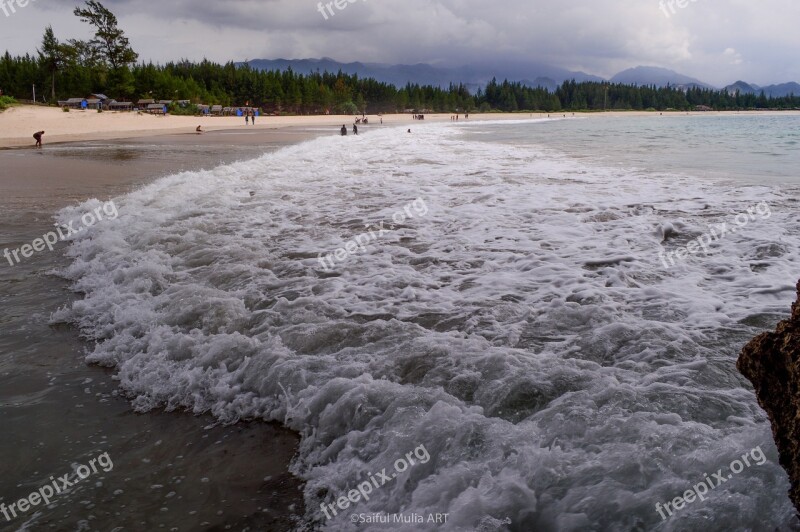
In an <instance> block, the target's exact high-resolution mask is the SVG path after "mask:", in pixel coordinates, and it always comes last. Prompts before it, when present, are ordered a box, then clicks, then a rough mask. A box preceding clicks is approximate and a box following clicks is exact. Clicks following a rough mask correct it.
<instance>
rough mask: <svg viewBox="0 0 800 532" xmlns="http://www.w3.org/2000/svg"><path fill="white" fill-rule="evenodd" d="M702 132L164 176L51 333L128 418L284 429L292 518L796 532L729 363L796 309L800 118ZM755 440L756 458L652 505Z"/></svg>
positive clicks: (522, 125) (501, 134)
mask: <svg viewBox="0 0 800 532" xmlns="http://www.w3.org/2000/svg"><path fill="white" fill-rule="evenodd" d="M659 120H661V121H659ZM704 120H707V119H705V118H695V117H686V118H681V117H668V118H663V117H649V118H625V119H616V121H607V120H605V119H598V120H595V119H586V120H582V119H567V120H560V121H556V120H552V121H547V120H520V121H515V122H496V123H495V122H487V123H481V124H475V123H473V124H459V125H452V124H424V125H416V124H415V125H414V126H412V131H413V132H412V133H411V134H408V133H406V132H405V128H403V129H392V128H387V129H381V130H375V131H370V132H369V133H368V134H366V135H361V136H357V137H355V136H348V137H344V138H343V137H338V136H330V137H325V138H319V139H316V140H312V141H309V142H306V143H303V144H300V145H297V146H292V147H288V148H284V149H281V150H279V151H277V152H274V153H269V154H266V155H264V156H263V157H261V158H259V159H255V160H250V161H247V162H239V163H235V164H231V165H226V166H221V167H218V168H216V169H213V170H209V171H200V172H186V173H182V174H178V175H173V176H169V177H165V178H163V179H160V180H159V181H157V182H155V183H153V184H151V185H149V186H146V187H144V188H142V189H140V190H137V191H134V192H132V193H130V194H127V195H125V196H122V197H119V198H117V199H116V200H115V203H116V205H117V207H118V209H119V217H118V218H117V219H116V220H105V221H103V223H99V224H97V225H95V226H92V227H91V228H89V229H88V230H86V231H85V232H83V233H80V234H79V235H76V236H75V237H73V241H72V245H71V247H70V249H69V251H68V255H69V257H70V260H71V263H70V264H69V265H67V266H65V267H64V268H62V269H60V272H59V273H60V274H61V275H62V276H64V277H65V278H67V279H68V280H70V282H71V284H72V289H73V290H74V291H76V292H79V293H81V294H83V295H84V297H83V299H81V300H78V301H75V302H74V303H71V304H70V305H69V306H67V307H64V308H62V309H61V310H60V311H59V312H57V313H56V314H55V315H54V316H53V317H52V321H53V323H62V322H63V323H71V324H74V325H76V326H77V327H78V328H79V329H80V331H81V332H82V334H83V335H84V336H85V337H86V338H87V339H89V340H90V344H91V347H90V348H89V352H88V354H87V357H86V360H87V362H89V363H92V364H99V365H101V366H107V367H109V368H113V370H114V372H115V374H116V376H117V378H118V380H119V386H120V387H121V389H122V391H123V392H124V393H125V394H126V395H127V396H128V397H129V398H130V400H131V401H132V404H133V406H134V407H135V408H136V409H137V410H138V411H149V410H153V409H166V410H174V409H182V408H186V409H189V410H191V411H194V412H197V413H201V412H203V413H211V414H213V415H214V416H216V417H217V418H218V419H220V420H222V421H224V422H229V423H235V422H237V421H240V420H249V419H261V420H270V421H279V422H281V423H283V424H285V425H286V426H287V427H290V428H292V429H294V430H296V431H298V432H299V433H300V434H301V435H302V443H301V447H300V450H299V453H298V455H297V457H296V459H295V461H294V463H293V466H292V469H293V471H294V473H295V474H296V475H298V476H299V477H300V478H302V479H303V480H304V481H305V483H306V484H305V501H306V508H307V513H306V516H305V523H304V524H302V525H301V526H300V528H307V529H311V528H321V529H324V530H386V529H387V525H386V524H383V523H369V522H366V523H364V522H362V523H358V524H353V522H352V520H353V517H352V516H353V514H364V515H372V514H374V513H382V514H404V515H406V516H408V515H419V516H424V517H425V519H426V520H427V518H428V515H429V514H436V513H439V514H445V513H446V514H448V516H447V523H446V524H442V523H439V524H436V523H430V522H423V523H420V522H414V523H395V524H393V525H391V527H390V528H391V529H392V530H484V531H495V530H512V531H531V530H534V531H550V530H553V531H556V530H557V531H561V530H563V531H578V530H581V531H586V530H590V531H595V530H596V531H606V530H614V531H616V530H775V529H789V528H792V527H794V526H795V524H794V521H793V520H794V517H793V515H794V511H793V508H792V506H791V504H790V502H789V500H788V497H787V495H786V492H787V490H788V487H789V483H788V479H787V477H786V474H785V473H784V472H783V470H782V469H781V468H780V466H779V465H778V464H777V451H776V450H775V447H774V444H773V443H772V437H771V432H770V427H769V423H768V420H767V419H766V416H765V414H764V412H763V411H762V410H761V409H760V408H759V407H758V405H757V403H756V399H755V397H754V394H753V392H752V390H751V389H750V387H749V385H748V383H747V382H746V380H745V379H744V378H743V377H741V376H740V375H739V374H738V373H737V371H736V368H735V361H736V357H737V355H738V353H739V351H740V349H741V347H742V346H743V345H744V343H745V342H747V341H748V340H749V339H750V338H751V337H752V336H754V335H755V334H757V333H758V332H760V331H762V330H764V329H767V328H771V327H773V326H774V323H775V322H776V321H778V320H779V319H782V318H783V317H785V316H787V315H788V312H789V305H790V303H791V302H792V301H793V300H794V284H795V282H796V280H797V277H798V275H797V274H798V256H799V255H798V253H799V252H800V250H799V249H798V243H799V241H798V234H800V233H799V232H798V231H799V230H800V215H798V209H797V207H798V201H797V197H798V195H797V193H798V186H799V185H800V183H798V181H797V179H796V176H795V175H793V174H792V172H793V171H794V169H795V168H797V166H796V165H789V164H787V163H786V161H792V160H794V159H795V158H796V157H797V156H796V154H794V153H793V152H792V148H791V145H790V144H789V142H790V141H780V142H778V141H776V140H775V139H776V138H778V136H780V135H784V137H782V138H785V139H788V138H789V137H792V136H794V135H796V133H795V132H796V131H797V123H798V122H797V119H791V118H789V119H784V120H785V121H784V120H775V119H772V118H770V117H763V118H762V117H755V118H752V119H751V118H747V119H746V120H740V117H731V118H730V120H724V119H714V120H715V121H714V122H713V123H712V122H709V121H704ZM761 120H763V121H761ZM754 127H755V128H756V129H757V130H759V131H760V133H759V135H757V136H754V137H751V140H750V142H751V143H753V144H758V146H756V147H753V148H752V150H751V152H742V150H741V149H739V148H738V147H735V146H734V147H732V146H731V143H733V144H735V143H736V142H739V141H736V140H734V139H743V138H745V137H747V136H748V132H750V131H752V129H753V128H754ZM737 128H744V129H745V131H741V130H739V129H737ZM643 130H650V131H652V132H653V135H656V134H657V135H659V136H662V137H663V139H664V140H663V142H662V141H660V140H659V141H654V142H653V144H654V145H653V146H649V145H646V144H647V143H645V142H644V141H643V133H642V131H643ZM603 131H605V132H606V135H605V136H603V135H600V136H599V137H598V136H595V135H598V132H603ZM609 131H613V135H612V134H611V133H608V132H609ZM687 131H688V132H689V133H687ZM711 134H713V135H711ZM687 138H691V139H693V140H692V142H695V141H697V142H699V141H698V140H697V139H700V138H707V139H708V143H707V144H702V143H700V144H699V145H698V147H697V148H696V151H691V150H688V151H689V152H691V153H689V154H687V152H675V151H674V148H675V147H676V146H680V145H682V143H684V142H685V141H686V139H687ZM726 138H728V139H730V140H729V141H728V142H723V141H722V140H720V139H726ZM742 142H743V141H742ZM791 142H793V141H791ZM781 143H783V144H781ZM759 152H765V153H767V152H768V153H774V154H776V155H770V156H767V155H764V159H762V158H761V157H762V155H759ZM703 153H705V154H706V155H703ZM726 157H730V159H728V158H726ZM764 160H769V161H770V163H771V164H769V165H766V164H763V163H762V161H764ZM660 161H668V164H667V163H665V164H661V163H660ZM726 161H728V162H726ZM740 161H747V164H746V165H743V164H741V163H740ZM726 165H727V166H726ZM749 168H757V169H759V173H755V172H750V171H748V169H749ZM99 204H100V203H99V202H97V201H90V202H86V203H85V204H83V205H79V206H76V207H71V208H69V209H65V210H63V211H61V213H60V214H59V219H60V221H62V222H67V221H69V220H73V219H77V218H78V217H79V216H80V215H81V214H83V213H84V212H86V211H88V210H93V209H94V208H95V207H97V206H98V205H99ZM748 210H749V211H748ZM748 212H749V214H748ZM742 215H743V217H742ZM737 216H739V217H738V218H737ZM722 223H726V224H727V230H726V231H725V234H724V235H721V234H720V233H721V231H722V230H721V228H720V226H719V225H717V224H722ZM712 229H714V234H715V235H717V236H718V237H719V238H713V239H712V237H711V236H709V235H711V231H712ZM698 237H700V238H705V239H706V241H707V242H708V244H707V246H706V247H707V249H708V253H706V252H704V251H702V250H701V251H699V252H694V253H689V254H688V256H686V257H684V258H683V259H680V258H678V255H677V253H678V252H679V251H680V250H681V249H682V248H685V247H687V246H690V245H691V242H692V241H693V240H694V239H697V238H698ZM694 248H695V249H696V248H697V246H694ZM337 250H340V251H338V252H337ZM670 252H672V255H669V253H670ZM756 447H760V449H762V450H763V452H764V455H765V457H766V460H765V461H764V463H763V465H753V466H752V467H748V468H745V469H744V470H743V471H742V472H741V473H739V474H737V475H733V476H731V478H730V479H728V480H727V481H726V482H725V483H724V484H721V485H720V486H718V487H716V488H715V489H713V490H711V491H710V492H709V494H708V496H707V498H706V500H705V501H695V502H694V503H691V504H688V505H686V507H685V508H683V509H681V510H679V511H675V513H674V515H673V516H671V517H670V518H669V519H666V520H663V519H662V517H661V516H660V515H659V513H657V511H656V503H662V504H663V503H664V502H668V501H671V500H673V499H674V498H675V497H678V496H680V495H682V494H683V493H684V492H685V491H686V490H689V489H691V486H692V485H694V484H697V483H700V482H702V481H703V480H704V479H705V477H706V475H708V476H711V475H712V474H713V473H715V472H717V471H718V470H719V469H721V468H727V467H728V465H729V464H730V463H731V462H732V461H733V460H735V459H737V458H739V457H741V456H742V455H743V454H745V453H748V452H749V451H750V450H751V449H753V448H756ZM420 448H424V450H425V455H426V456H428V457H429V459H427V460H422V459H421V457H422V455H421V454H418V455H417V458H418V459H419V460H417V462H418V463H416V464H415V465H412V466H410V467H408V468H407V470H405V471H402V472H399V473H397V474H395V476H394V477H393V478H391V480H390V481H388V482H386V483H385V484H383V485H379V484H380V482H378V483H376V486H377V487H374V488H371V493H369V499H368V500H364V499H363V497H362V498H361V500H359V502H357V503H356V504H352V505H351V506H350V508H348V509H346V510H341V509H338V508H337V514H336V515H331V517H332V518H331V519H328V517H327V516H326V515H325V512H323V510H322V508H321V504H328V503H334V504H335V502H336V500H337V499H338V498H340V497H342V496H347V494H348V492H349V491H350V490H353V489H355V488H357V486H358V485H359V484H361V483H363V482H365V481H367V482H369V479H371V478H375V475H376V474H377V472H380V471H383V470H385V471H386V472H388V473H391V472H393V471H396V469H395V468H396V466H395V464H396V461H397V460H398V459H401V458H403V457H407V456H409V455H408V453H409V452H411V453H413V451H414V450H415V449H420ZM411 456H413V454H412V455H411ZM328 513H330V511H328Z"/></svg>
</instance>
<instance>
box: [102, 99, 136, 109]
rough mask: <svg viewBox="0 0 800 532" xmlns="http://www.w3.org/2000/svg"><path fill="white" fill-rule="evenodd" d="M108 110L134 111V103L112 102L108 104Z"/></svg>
mask: <svg viewBox="0 0 800 532" xmlns="http://www.w3.org/2000/svg"><path fill="white" fill-rule="evenodd" d="M108 109H109V110H111V111H133V102H118V101H116V100H112V101H111V102H109V104H108Z"/></svg>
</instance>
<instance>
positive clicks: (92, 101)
mask: <svg viewBox="0 0 800 532" xmlns="http://www.w3.org/2000/svg"><path fill="white" fill-rule="evenodd" d="M85 108H86V109H102V108H103V100H101V99H100V98H86V107H85Z"/></svg>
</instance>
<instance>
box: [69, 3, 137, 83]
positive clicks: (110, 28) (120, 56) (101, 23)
mask: <svg viewBox="0 0 800 532" xmlns="http://www.w3.org/2000/svg"><path fill="white" fill-rule="evenodd" d="M73 13H74V14H75V16H76V17H80V19H81V22H88V23H89V24H91V25H92V26H94V28H95V33H94V39H92V40H90V41H89V42H88V43H87V44H88V45H89V46H90V47H91V48H93V49H94V50H95V51H96V52H97V55H99V56H100V57H102V58H103V59H104V60H105V61H106V62H107V63H108V65H109V66H110V67H111V70H118V69H120V68H123V67H127V66H128V65H130V64H132V63H135V62H136V60H137V59H138V58H139V54H137V53H136V52H134V51H133V49H132V48H131V46H130V41H129V40H128V38H127V37H125V32H124V31H122V30H121V29H120V28H119V26H118V25H117V17H116V16H114V13H112V12H111V11H109V10H108V9H106V8H105V6H103V4H101V3H100V2H97V1H95V0H87V2H86V7H85V8H83V9H81V8H79V7H76V8H75V11H74V12H73Z"/></svg>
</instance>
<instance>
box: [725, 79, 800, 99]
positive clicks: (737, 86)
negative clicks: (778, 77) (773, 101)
mask: <svg viewBox="0 0 800 532" xmlns="http://www.w3.org/2000/svg"><path fill="white" fill-rule="evenodd" d="M725 90H726V91H727V92H728V93H729V94H735V93H736V91H739V92H740V93H742V94H761V91H764V94H766V95H767V96H771V97H773V98H782V97H784V96H789V95H790V94H794V95H795V96H800V85H799V84H797V83H795V82H794V81H792V82H789V83H781V84H778V85H768V86H766V87H759V86H758V85H754V84H753V83H745V82H744V81H737V82H736V83H733V84H731V85H728V86H727V87H725Z"/></svg>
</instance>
